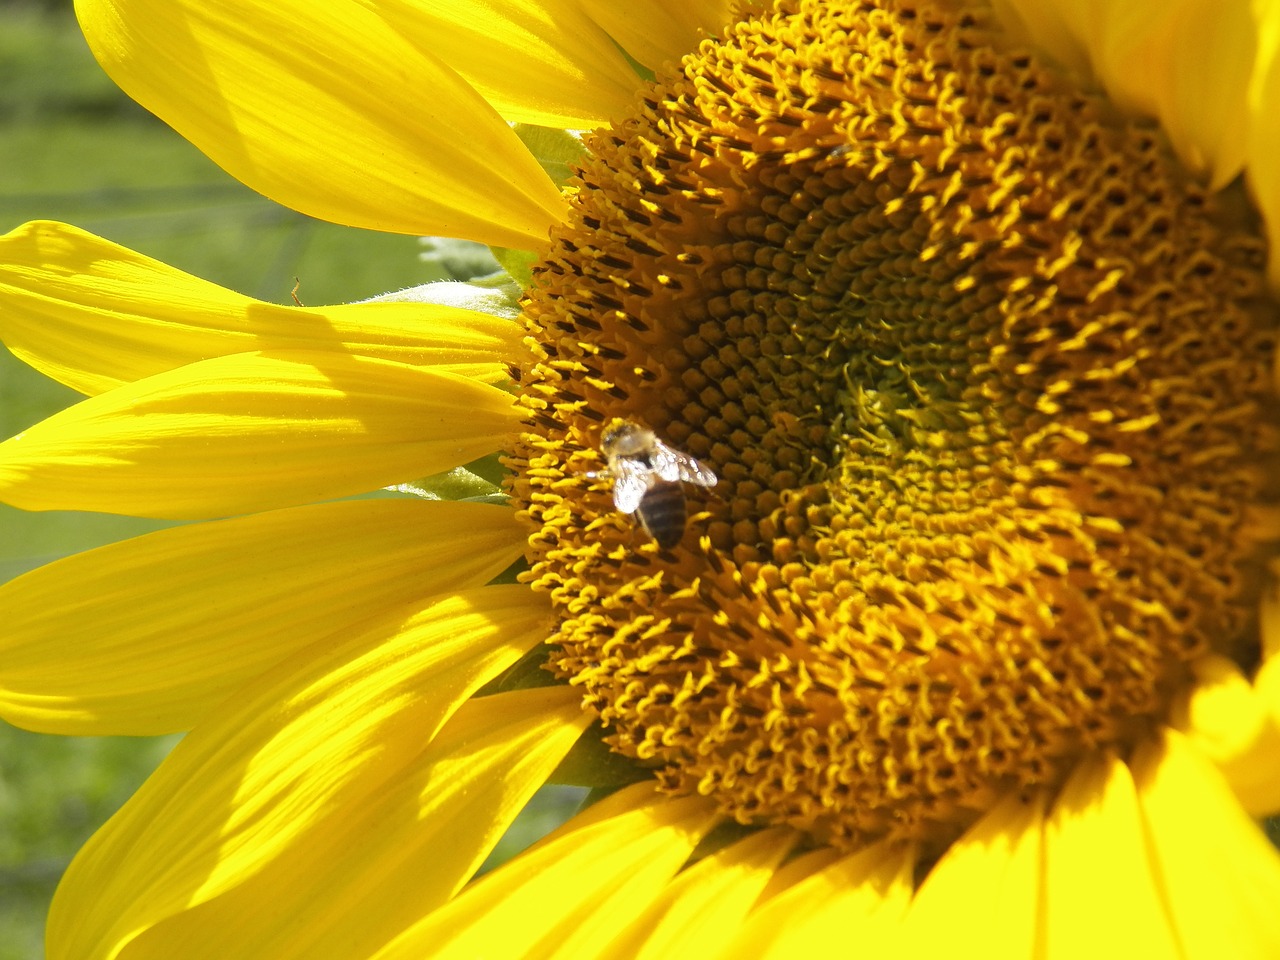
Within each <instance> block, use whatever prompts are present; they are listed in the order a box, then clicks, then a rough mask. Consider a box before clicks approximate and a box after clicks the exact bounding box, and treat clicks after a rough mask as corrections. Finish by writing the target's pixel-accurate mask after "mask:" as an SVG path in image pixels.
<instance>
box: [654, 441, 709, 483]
mask: <svg viewBox="0 0 1280 960" xmlns="http://www.w3.org/2000/svg"><path fill="white" fill-rule="evenodd" d="M653 469H654V471H655V472H656V473H657V474H658V476H660V477H661V478H662V479H663V480H683V481H684V482H685V483H696V484H697V485H698V486H700V487H714V486H715V485H716V482H717V478H716V475H715V473H713V472H712V471H711V469H710V468H709V467H707V466H704V465H703V464H702V463H701V462H700V461H698V460H695V459H694V458H693V457H691V456H689V455H688V454H686V453H681V452H680V451H679V450H672V449H671V448H670V447H668V446H667V445H666V444H665V443H663V442H662V441H658V443H657V450H656V452H655V453H654V456H653Z"/></svg>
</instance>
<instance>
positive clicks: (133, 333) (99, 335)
mask: <svg viewBox="0 0 1280 960" xmlns="http://www.w3.org/2000/svg"><path fill="white" fill-rule="evenodd" d="M0 296H3V297H4V304H5V307H4V310H3V311H0V340H3V341H4V344H5V346H6V347H8V348H9V349H10V350H11V351H12V352H13V353H14V354H15V355H16V356H18V357H19V358H20V359H22V360H24V361H26V362H27V363H29V364H31V366H33V367H35V368H36V369H37V370H39V371H40V372H41V373H44V374H46V375H47V376H50V377H52V378H53V379H55V380H58V381H60V382H62V383H65V384H66V385H67V386H69V387H71V388H73V389H75V390H79V391H80V392H81V393H87V394H96V393H101V392H103V391H104V390H110V389H111V388H113V387H117V386H119V385H120V384H121V383H126V382H132V381H134V380H140V379H142V378H143V377H149V376H152V375H153V374H156V373H162V372H164V371H166V370H172V369H173V368H175V367H180V366H183V365H184V364H188V363H192V362H194V361H196V360H203V359H206V358H208V357H218V356H224V355H226V354H231V353H249V352H251V351H255V350H333V351H335V352H339V351H341V352H347V353H352V354H356V355H358V356H363V357H379V358H381V359H384V360H396V361H399V362H401V363H410V364H418V365H430V366H435V367H438V368H439V369H442V370H448V371H451V372H453V373H458V374H462V375H464V376H473V377H478V378H480V379H484V380H488V381H490V382H493V381H495V380H497V379H499V378H501V377H502V376H505V369H504V367H503V364H504V363H509V362H511V361H513V360H517V359H519V357H520V355H521V351H522V348H521V345H520V337H521V336H522V331H521V328H520V326H519V325H518V324H515V323H512V322H510V321H508V320H502V319H500V318H498V317H492V316H489V315H488V314H483V313H476V312H475V311H472V310H462V309H459V308H457V307H446V306H440V305H438V304H429V303H393V302H378V303H356V304H344V305H341V306H332V307H303V308H299V307H282V306H279V305H277V304H273V303H263V302H261V301H259V300H253V299H250V298H249V297H245V296H241V295H240V294H238V293H234V292H232V291H230V290H227V289H225V288H223V287H220V286H218V285H217V284H214V283H209V282H208V281H206V280H201V279H199V278H197V277H193V276H191V275H190V274H187V273H183V272H182V271H181V270H176V269H174V268H173V267H170V266H167V265H165V264H163V263H161V262H159V261H158V260H152V259H151V258H150V257H144V256H142V254H139V253H134V252H133V251H132V250H127V249H125V248H124V247H120V246H117V245H116V244H114V243H110V242H108V241H106V240H103V239H101V238H100V237H95V236H93V235H92V234H89V233H85V232H84V231H83V230H78V229H76V228H75V227H70V226H67V225H66V224H61V223H43V222H35V223H28V224H25V225H23V226H21V227H19V228H18V229H16V230H14V231H13V232H12V233H9V234H8V235H6V236H4V237H0Z"/></svg>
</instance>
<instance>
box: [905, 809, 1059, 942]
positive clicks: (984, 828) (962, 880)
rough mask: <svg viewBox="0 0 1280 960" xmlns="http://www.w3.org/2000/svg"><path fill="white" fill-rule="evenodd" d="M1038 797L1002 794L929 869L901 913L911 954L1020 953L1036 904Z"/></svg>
mask: <svg viewBox="0 0 1280 960" xmlns="http://www.w3.org/2000/svg"><path fill="white" fill-rule="evenodd" d="M1043 829H1044V811H1043V804H1042V802H1041V801H1040V800H1038V799H1037V801H1036V802H1033V803H1027V802H1025V801H1023V799H1022V798H1021V797H1019V796H1017V795H1016V794H1013V795H1010V796H1008V797H1006V798H1005V799H1004V800H1003V801H1001V802H1000V803H999V804H998V805H997V806H995V807H994V808H993V809H992V810H991V811H990V812H989V813H987V814H986V815H985V816H984V817H983V818H982V819H981V820H980V821H978V823H977V824H975V825H974V826H973V827H971V828H970V829H969V830H968V831H967V832H966V833H965V835H964V836H963V837H961V838H960V839H959V840H957V841H956V842H955V843H953V844H952V845H951V847H950V848H949V849H948V850H947V852H946V853H945V854H943V856H942V859H941V860H940V861H938V863H937V864H936V865H935V866H934V867H933V869H932V870H930V871H929V875H928V877H927V878H925V881H924V883H923V885H922V886H921V887H920V890H919V892H918V893H917V894H916V898H915V900H914V901H913V902H912V904H911V911H910V913H909V914H908V915H907V921H906V924H907V928H908V933H909V936H910V939H909V941H908V943H909V944H910V947H909V948H908V949H906V950H905V952H906V953H907V954H908V955H910V956H941V955H943V954H946V953H949V952H953V951H960V952H962V953H963V952H964V951H966V950H968V951H972V952H975V953H981V954H982V956H983V957H987V958H991V960H999V958H1003V957H1007V958H1009V960H1020V958H1021V960H1025V958H1027V957H1030V956H1033V955H1034V952H1035V945H1036V943H1037V933H1038V930H1037V921H1038V919H1039V917H1040V916H1041V911H1042V910H1043V909H1044V907H1043V903H1042V890H1041V877H1042V875H1043V874H1042V871H1043V866H1044V864H1043V861H1042V859H1041V838H1042V834H1043Z"/></svg>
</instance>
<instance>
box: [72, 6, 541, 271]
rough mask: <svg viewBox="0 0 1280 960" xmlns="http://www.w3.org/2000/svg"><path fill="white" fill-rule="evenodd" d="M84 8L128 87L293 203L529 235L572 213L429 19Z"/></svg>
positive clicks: (435, 230) (446, 229) (241, 173)
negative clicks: (444, 55) (445, 48)
mask: <svg viewBox="0 0 1280 960" xmlns="http://www.w3.org/2000/svg"><path fill="white" fill-rule="evenodd" d="M76 13H77V15H78V16H79V18H80V24H81V26H82V28H83V29H84V33H85V37H86V39H88V41H89V46H90V48H91V49H92V50H93V53H94V56H95V57H97V58H98V62H99V63H100V64H101V65H102V67H103V69H104V70H106V71H107V73H109V74H110V75H111V78H112V79H113V80H115V81H116V83H118V84H119V85H120V87H121V88H122V89H123V90H124V91H125V92H126V93H127V94H129V96H131V97H133V98H134V99H135V100H137V101H138V102H139V103H141V104H142V105H143V106H145V107H146V108H147V109H148V110H150V111H152V112H153V113H155V114H157V115H158V116H159V117H160V118H161V119H163V120H164V121H165V122H166V123H168V124H170V125H171V126H172V127H173V128H174V129H175V130H177V131H178V132H179V133H180V134H182V135H183V136H184V137H186V138H187V139H188V140H190V141H191V142H192V143H193V144H195V145H196V146H197V147H199V148H200V150H201V151H203V152H204V153H205V154H206V155H207V156H208V157H210V159H212V160H213V161H214V162H215V163H217V164H218V165H219V166H220V167H222V168H223V169H224V170H226V171H227V172H228V173H230V174H231V175H232V176H234V177H235V178H236V179H237V180H240V181H241V182H243V183H245V184H247V185H248V186H250V187H252V188H253V189H255V190H258V191H260V192H261V193H264V194H266V195H267V196H269V197H271V198H272V199H274V200H277V201H279V202H280V203H283V204H285V205H286V206H289V207H292V208H294V209H295V210H300V211H302V212H304V213H307V214H310V215H311V216H314V217H319V218H320V219H322V220H331V221H334V222H337V223H346V224H351V225H352V226H357V227H368V228H370V229H373V230H383V231H387V232H393V233H410V234H431V235H443V236H451V237H463V238H467V239H472V240H479V241H481V242H483V243H491V244H496V245H499V246H504V247H516V248H525V249H529V248H536V247H537V246H539V245H541V244H543V243H545V242H546V238H547V230H548V228H549V227H550V226H551V225H552V224H553V223H554V222H556V221H557V220H558V219H559V218H560V217H561V216H562V213H563V204H562V201H561V199H560V195H559V193H558V192H557V191H556V189H555V188H554V186H553V185H552V184H551V181H550V180H548V179H547V177H546V175H545V174H544V173H543V172H542V170H541V168H540V167H539V166H538V164H537V163H536V161H535V160H534V159H533V157H532V156H531V155H530V154H529V152H528V151H527V150H526V149H525V148H524V146H523V145H522V144H521V143H520V141H519V139H518V138H517V137H516V135H515V134H514V133H513V132H512V131H511V129H510V127H509V126H508V125H507V124H506V122H505V121H503V119H502V118H501V117H500V116H499V115H498V113H497V112H496V111H495V110H494V109H493V107H491V106H490V105H489V104H488V103H486V102H485V100H484V98H483V97H482V96H481V95H480V94H479V93H477V92H476V91H475V90H474V89H473V88H472V87H471V86H470V85H469V84H468V83H467V82H466V81H465V80H463V79H462V78H461V77H460V76H459V75H458V74H457V73H456V72H455V71H454V70H452V69H450V68H449V67H448V66H446V64H445V62H444V61H443V60H442V59H441V58H440V57H439V56H438V55H437V54H436V53H435V44H434V43H433V41H432V38H431V36H430V33H429V31H428V30H426V28H425V26H422V25H417V26H415V24H414V23H412V22H409V21H406V20H404V19H397V18H394V17H390V16H388V15H387V14H386V13H385V12H384V11H383V10H382V8H381V6H380V5H377V4H370V3H361V2H357V0H270V2H266V0H219V2H218V3H206V2H204V0H78V2H77V3H76ZM457 53H458V54H461V53H462V51H457Z"/></svg>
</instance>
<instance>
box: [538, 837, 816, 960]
mask: <svg viewBox="0 0 1280 960" xmlns="http://www.w3.org/2000/svg"><path fill="white" fill-rule="evenodd" d="M796 839H797V838H796V836H795V834H793V833H792V832H790V831H788V830H781V829H775V830H761V831H759V832H756V833H753V834H751V835H749V836H747V837H746V838H744V839H742V840H739V841H738V842H737V843H734V844H730V845H729V846H726V847H723V848H721V849H720V850H717V851H716V852H715V853H713V854H711V855H710V856H707V857H704V858H703V859H701V860H699V861H698V862H697V863H696V864H694V865H693V866H692V867H690V868H689V869H688V870H685V871H684V872H682V873H681V874H680V875H679V876H678V877H676V879H675V880H673V881H672V882H671V883H670V884H669V885H668V886H667V888H666V889H665V890H664V891H663V892H662V894H661V896H660V897H659V898H658V899H657V900H656V901H654V903H653V904H651V905H650V907H649V909H648V910H646V911H645V912H644V913H643V914H642V915H641V916H640V917H638V918H637V919H636V920H635V921H633V922H632V924H631V927H630V929H628V930H626V931H624V932H623V933H622V934H621V935H620V936H619V937H617V938H616V939H615V940H613V942H611V943H609V946H608V947H607V948H606V950H605V951H604V953H605V955H607V956H615V957H636V958H639V960H667V958H669V957H677V956H687V957H698V958H700V960H713V958H715V957H719V956H721V955H723V953H724V951H725V949H726V947H727V946H728V941H729V938H728V937H726V936H725V931H727V930H738V929H740V928H741V926H742V922H743V919H744V918H745V917H746V915H747V912H748V911H749V910H750V909H751V905H752V904H753V903H754V902H755V901H756V899H757V897H759V896H760V892H761V891H762V890H763V889H764V887H765V885H766V884H767V883H768V882H769V880H770V878H772V876H773V874H774V871H775V869H776V868H777V866H778V863H779V862H780V861H781V860H782V858H783V857H785V856H786V855H787V853H788V852H790V850H791V848H792V847H793V846H795V843H796ZM602 933H603V934H604V936H603V937H602ZM601 939H605V940H607V939H608V932H607V931H601V930H599V929H593V928H590V927H589V928H586V929H579V930H575V931H574V932H573V934H572V935H571V936H570V938H569V939H568V940H567V941H565V943H564V945H563V947H562V949H563V950H564V952H565V954H566V955H568V956H573V955H575V950H577V951H578V953H579V954H580V955H584V956H585V955H587V953H588V951H589V949H590V947H591V946H592V944H593V942H594V943H595V945H597V946H598V944H599V942H600V941H601Z"/></svg>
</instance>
